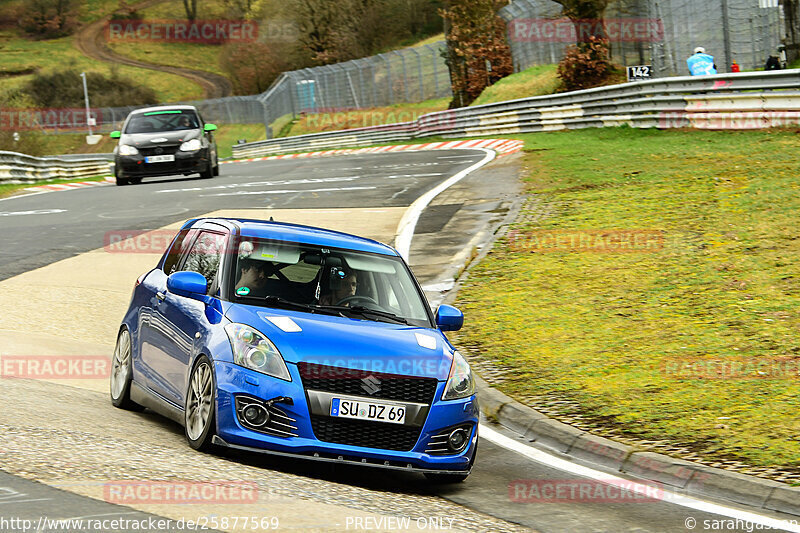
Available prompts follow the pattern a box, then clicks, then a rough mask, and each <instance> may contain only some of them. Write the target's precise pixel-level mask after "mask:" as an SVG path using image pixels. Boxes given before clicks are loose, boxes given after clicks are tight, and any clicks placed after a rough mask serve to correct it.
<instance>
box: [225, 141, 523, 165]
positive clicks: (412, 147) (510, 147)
mask: <svg viewBox="0 0 800 533" xmlns="http://www.w3.org/2000/svg"><path fill="white" fill-rule="evenodd" d="M524 145H525V142H524V141H520V140H518V139H473V140H470V141H444V142H435V143H424V144H399V145H394V146H376V147H373V148H346V149H342V150H325V151H322V152H303V153H299V154H286V155H270V156H265V157H252V158H249V159H236V160H233V161H220V164H223V163H250V162H253V161H271V160H273V159H299V158H304V157H325V156H332V155H352V154H380V153H384V152H404V151H418V150H450V149H453V148H485V149H487V150H494V151H495V152H497V155H498V157H502V156H505V155H509V154H513V153H516V152H519V151H520V150H522V147H523V146H524Z"/></svg>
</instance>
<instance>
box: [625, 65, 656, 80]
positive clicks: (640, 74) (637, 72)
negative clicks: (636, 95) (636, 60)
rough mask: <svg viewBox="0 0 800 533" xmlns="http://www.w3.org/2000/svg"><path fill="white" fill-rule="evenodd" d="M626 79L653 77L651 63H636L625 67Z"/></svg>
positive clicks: (648, 78)
mask: <svg viewBox="0 0 800 533" xmlns="http://www.w3.org/2000/svg"><path fill="white" fill-rule="evenodd" d="M627 71H628V81H641V80H651V79H653V67H652V65H636V66H633V67H627Z"/></svg>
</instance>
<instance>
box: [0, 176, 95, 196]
mask: <svg viewBox="0 0 800 533" xmlns="http://www.w3.org/2000/svg"><path fill="white" fill-rule="evenodd" d="M104 180H105V177H104V176H100V177H96V178H79V179H57V180H44V181H37V182H34V183H0V198H5V197H6V196H11V195H12V194H14V193H17V192H19V191H21V190H23V189H27V188H28V187H37V186H39V185H56V184H59V183H75V182H78V181H104Z"/></svg>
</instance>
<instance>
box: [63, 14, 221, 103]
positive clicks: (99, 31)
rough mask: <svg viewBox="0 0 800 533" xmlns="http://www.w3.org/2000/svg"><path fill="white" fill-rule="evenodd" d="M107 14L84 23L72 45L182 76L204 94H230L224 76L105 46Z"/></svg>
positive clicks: (107, 58) (120, 61)
mask: <svg viewBox="0 0 800 533" xmlns="http://www.w3.org/2000/svg"><path fill="white" fill-rule="evenodd" d="M163 1H164V0H146V1H145V2H140V3H138V4H136V5H134V6H133V7H134V8H136V9H145V8H147V7H150V6H152V5H155V4H158V3H161V2H163ZM110 18H111V15H108V16H106V17H103V18H102V19H100V20H97V21H95V22H93V23H91V24H89V25H88V26H85V27H84V28H82V29H81V30H80V31H79V32H78V33H77V34H76V38H75V46H76V47H77V48H78V50H80V51H81V53H83V54H84V55H86V56H88V57H91V58H92V59H96V60H98V61H104V62H106V63H117V64H121V65H129V66H132V67H139V68H146V69H150V70H157V71H160V72H168V73H170V74H176V75H178V76H182V77H184V78H186V79H189V80H191V81H193V82H195V83H196V84H198V85H200V86H201V87H202V88H203V92H204V93H205V97H206V98H220V97H222V96H230V95H231V94H232V92H233V85H232V84H231V82H230V81H229V80H228V79H227V78H225V77H224V76H220V75H219V74H213V73H211V72H204V71H201V70H192V69H188V68H180V67H168V66H165V65H154V64H151V63H145V62H142V61H137V60H135V59H131V58H129V57H125V56H121V55H119V54H117V53H115V52H114V51H112V50H111V49H110V48H108V46H106V42H105V39H104V27H105V24H106V23H107V22H108V21H109V20H110Z"/></svg>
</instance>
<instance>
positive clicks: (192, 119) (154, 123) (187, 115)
mask: <svg viewBox="0 0 800 533" xmlns="http://www.w3.org/2000/svg"><path fill="white" fill-rule="evenodd" d="M199 127H200V126H199V119H198V117H197V113H195V112H194V111H191V110H174V111H154V112H153V113H141V114H138V115H133V116H132V117H131V119H130V120H129V121H128V125H127V126H126V127H125V133H155V132H159V131H177V130H188V129H195V128H199Z"/></svg>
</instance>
